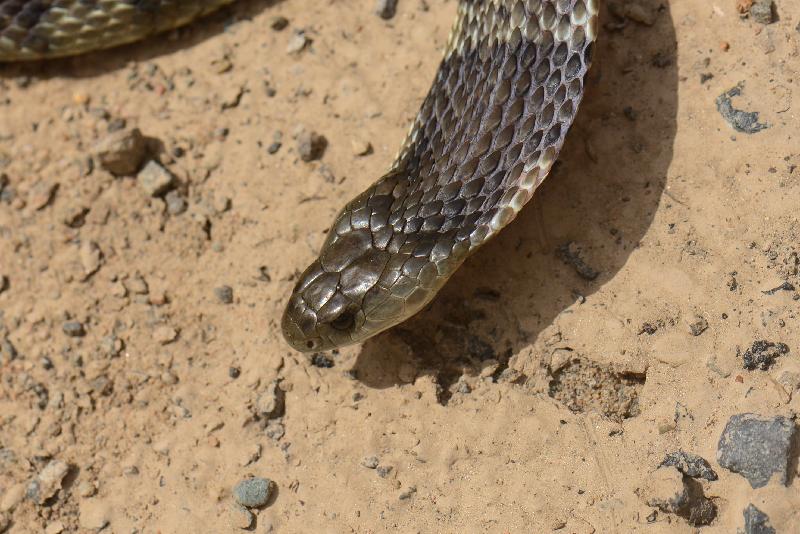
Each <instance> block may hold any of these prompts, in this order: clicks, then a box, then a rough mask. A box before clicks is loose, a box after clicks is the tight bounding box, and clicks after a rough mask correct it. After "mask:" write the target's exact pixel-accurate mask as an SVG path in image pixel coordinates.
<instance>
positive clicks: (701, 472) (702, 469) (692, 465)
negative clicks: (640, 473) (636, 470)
mask: <svg viewBox="0 0 800 534" xmlns="http://www.w3.org/2000/svg"><path fill="white" fill-rule="evenodd" d="M668 465H671V466H673V467H675V468H676V469H677V470H678V471H680V472H681V473H683V474H684V475H686V476H690V477H692V478H704V479H706V480H709V481H714V480H717V478H718V477H717V473H715V472H714V470H713V469H712V468H711V465H710V464H709V463H708V462H707V461H706V460H705V458H702V457H700V456H697V455H696V454H692V453H689V452H684V451H680V450H679V451H676V452H673V453H670V454H668V455H667V456H666V458H664V461H663V462H661V465H660V466H659V467H664V466H668Z"/></svg>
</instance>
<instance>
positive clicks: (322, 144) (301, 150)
mask: <svg viewBox="0 0 800 534" xmlns="http://www.w3.org/2000/svg"><path fill="white" fill-rule="evenodd" d="M327 146H328V140H327V139H325V137H323V136H321V135H319V134H318V133H317V132H307V131H303V132H300V134H299V135H298V136H297V153H298V154H300V159H302V160H303V161H305V162H309V161H314V160H318V159H320V158H322V155H323V154H324V153H325V148H327Z"/></svg>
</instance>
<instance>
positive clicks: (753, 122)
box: [716, 82, 769, 291]
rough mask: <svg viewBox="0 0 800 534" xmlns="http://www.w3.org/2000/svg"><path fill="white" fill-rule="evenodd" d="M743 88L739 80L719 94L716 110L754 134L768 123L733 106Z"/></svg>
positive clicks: (736, 128) (767, 126)
mask: <svg viewBox="0 0 800 534" xmlns="http://www.w3.org/2000/svg"><path fill="white" fill-rule="evenodd" d="M743 89H744V83H743V82H740V83H739V84H738V85H737V86H736V87H733V88H731V89H729V90H727V91H725V92H724V93H722V94H721V95H719V96H718V97H717V100H716V105H717V111H718V112H719V114H720V115H722V117H723V118H724V119H725V120H726V121H728V124H730V125H731V126H732V127H733V129H734V130H736V131H737V132H742V133H746V134H754V133H757V132H760V131H761V130H765V129H767V128H769V124H767V123H761V122H758V112H757V111H743V110H741V109H736V108H734V107H733V101H732V100H731V99H732V98H734V97H737V96H741V94H742V90H743ZM734 280H735V279H734ZM729 287H730V286H729ZM734 288H735V287H734ZM734 288H732V289H731V291H733V289H734Z"/></svg>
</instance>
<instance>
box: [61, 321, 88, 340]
mask: <svg viewBox="0 0 800 534" xmlns="http://www.w3.org/2000/svg"><path fill="white" fill-rule="evenodd" d="M61 329H62V330H63V331H64V333H65V334H67V335H68V336H69V337H83V336H85V335H86V329H85V328H84V327H83V323H81V322H80V321H67V322H66V323H64V324H63V325H61Z"/></svg>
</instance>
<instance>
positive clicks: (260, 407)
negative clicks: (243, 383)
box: [255, 381, 286, 419]
mask: <svg viewBox="0 0 800 534" xmlns="http://www.w3.org/2000/svg"><path fill="white" fill-rule="evenodd" d="M285 399H286V394H285V393H284V392H283V390H282V389H281V388H279V387H278V382H277V381H273V382H270V383H269V385H268V386H267V388H266V389H265V390H264V392H263V393H262V394H261V395H259V396H258V399H257V400H256V406H255V408H256V412H257V413H258V414H259V415H261V416H262V417H264V418H266V419H274V418H277V417H281V416H282V415H283V413H284V411H285V409H286V407H285Z"/></svg>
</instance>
